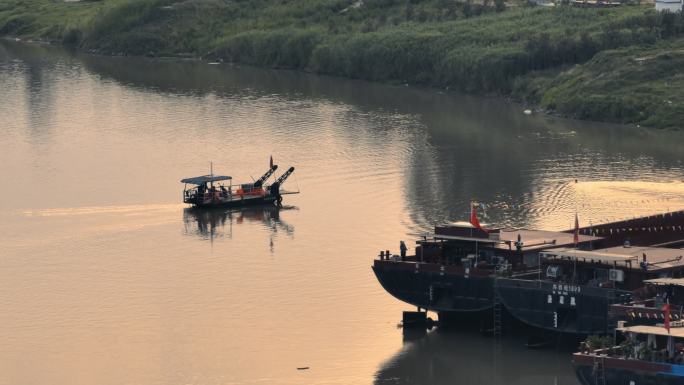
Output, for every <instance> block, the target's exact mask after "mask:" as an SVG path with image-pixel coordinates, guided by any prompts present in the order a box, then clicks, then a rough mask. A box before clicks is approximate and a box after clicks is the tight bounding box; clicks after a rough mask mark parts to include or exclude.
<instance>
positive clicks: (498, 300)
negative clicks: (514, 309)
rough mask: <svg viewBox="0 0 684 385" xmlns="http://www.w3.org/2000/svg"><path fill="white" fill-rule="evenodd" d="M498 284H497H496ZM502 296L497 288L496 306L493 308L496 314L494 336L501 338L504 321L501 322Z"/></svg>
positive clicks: (495, 292)
mask: <svg viewBox="0 0 684 385" xmlns="http://www.w3.org/2000/svg"><path fill="white" fill-rule="evenodd" d="M495 286H496V285H495ZM501 306H502V305H501V298H499V294H498V292H497V290H496V288H495V289H494V307H493V308H492V314H493V316H494V319H493V321H494V322H493V324H492V325H493V333H494V337H496V338H500V337H501V328H502V322H501V311H502V310H501Z"/></svg>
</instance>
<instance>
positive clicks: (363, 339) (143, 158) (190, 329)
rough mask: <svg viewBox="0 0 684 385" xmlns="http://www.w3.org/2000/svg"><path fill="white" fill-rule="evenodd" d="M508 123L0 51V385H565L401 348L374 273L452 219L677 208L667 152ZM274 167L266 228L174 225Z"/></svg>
mask: <svg viewBox="0 0 684 385" xmlns="http://www.w3.org/2000/svg"><path fill="white" fill-rule="evenodd" d="M521 109H522V108H521V107H520V106H516V105H513V104H508V103H505V102H502V101H497V100H483V99H478V98H471V97H462V96H456V95H446V94H441V93H439V92H436V91H434V90H433V91H430V90H419V89H414V88H410V87H403V86H386V85H377V84H368V83H364V82H358V81H348V80H340V79H331V78H326V77H316V76H311V75H305V74H297V73H290V72H282V71H263V70H255V69H249V68H239V67H232V66H228V65H210V64H208V63H199V62H179V61H170V60H166V61H165V60H156V61H155V60H148V59H140V58H137V59H131V58H103V57H92V56H81V55H72V54H70V53H67V52H65V51H62V50H59V49H53V48H45V47H37V46H25V45H19V44H15V43H8V42H3V43H0V149H2V151H0V177H1V178H2V189H0V245H1V246H0V248H1V249H0V325H2V327H1V328H0V346H1V348H0V384H3V385H5V384H7V385H24V384H41V385H43V384H56V385H61V384H69V385H71V384H74V385H81V384H82V385H86V384H87V385H91V384H101V385H106V384H145V385H151V384H370V383H375V384H435V383H436V384H442V383H443V384H447V383H449V384H476V385H477V384H544V385H547V384H548V385H558V384H573V385H574V384H576V381H575V379H574V375H573V373H572V368H571V366H570V358H569V354H568V353H567V352H562V351H561V352H555V351H553V350H552V351H542V352H539V351H528V350H525V349H524V348H522V347H521V346H522V345H523V341H521V340H519V339H516V338H508V339H505V340H504V342H503V343H502V345H501V346H495V345H494V344H493V343H492V341H491V340H490V339H488V338H485V337H480V336H477V335H470V334H465V333H464V334H459V333H446V332H432V333H430V334H429V335H428V336H427V337H425V338H421V339H417V340H413V341H407V342H403V339H402V331H401V330H400V329H398V328H397V327H396V325H397V323H398V321H399V320H400V317H401V311H402V310H407V309H409V307H408V306H405V305H404V304H402V303H400V302H398V301H396V300H394V299H393V298H392V297H390V296H389V295H388V294H386V293H385V292H384V291H383V290H382V289H381V287H380V285H379V284H377V282H376V280H375V278H374V276H373V274H372V272H371V269H370V265H371V264H372V260H373V258H374V256H375V255H376V254H377V252H378V250H380V249H385V248H390V249H394V250H396V249H397V246H398V241H399V240H400V239H405V240H410V239H411V238H412V236H411V235H410V234H412V233H415V232H418V231H423V230H427V229H429V228H431V227H432V226H433V225H434V224H437V223H445V222H449V221H455V220H461V219H463V218H464V217H465V213H466V211H467V210H468V205H469V201H470V200H471V199H476V200H479V201H480V202H483V203H485V207H486V210H485V212H484V213H483V215H484V217H485V218H484V219H485V220H486V222H489V223H492V224H496V225H500V226H517V227H544V228H553V229H563V228H570V227H571V226H572V223H573V221H574V213H575V211H577V212H579V217H580V221H581V222H582V223H583V224H586V223H588V222H592V223H599V222H603V221H609V220H615V219H619V218H628V217H632V216H635V215H643V214H648V213H656V212H662V211H666V210H674V209H681V208H684V182H683V179H684V177H683V174H682V168H683V166H684V163H683V161H682V147H681V144H682V143H684V133H677V132H660V131H651V130H647V129H640V128H634V127H620V126H612V125H605V124H596V123H586V122H584V123H583V122H572V121H566V120H560V119H553V118H549V117H546V116H539V115H533V116H526V115H524V114H522V112H521ZM270 155H273V158H274V160H275V163H277V164H279V165H280V166H281V167H283V168H284V167H286V166H290V165H292V166H295V167H296V171H295V174H294V175H293V177H291V178H290V179H289V180H288V181H287V183H286V187H287V188H288V189H291V190H297V189H299V190H301V192H302V193H301V194H300V195H292V196H287V197H286V200H285V204H286V205H285V207H283V208H282V209H275V208H270V207H269V208H261V209H251V210H247V211H241V212H227V211H218V212H210V213H207V212H195V211H192V210H188V209H186V208H185V207H184V206H183V205H182V204H180V203H179V201H180V199H181V192H182V185H181V184H180V183H179V182H178V181H179V180H180V179H181V178H184V177H189V176H194V175H199V174H204V173H207V172H208V168H209V162H210V161H213V163H214V170H215V171H216V172H218V173H223V174H228V175H232V176H233V177H234V178H235V179H236V180H238V181H249V180H251V177H257V176H259V175H261V173H263V172H264V171H265V170H266V168H267V166H268V158H269V156H270ZM575 179H577V182H576V183H575V181H574V180H575ZM304 366H308V367H310V369H309V370H303V371H298V370H297V369H296V368H297V367H304Z"/></svg>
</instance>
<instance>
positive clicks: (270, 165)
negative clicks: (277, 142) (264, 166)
mask: <svg viewBox="0 0 684 385" xmlns="http://www.w3.org/2000/svg"><path fill="white" fill-rule="evenodd" d="M268 165H269V168H273V155H271V161H270V162H269V163H268Z"/></svg>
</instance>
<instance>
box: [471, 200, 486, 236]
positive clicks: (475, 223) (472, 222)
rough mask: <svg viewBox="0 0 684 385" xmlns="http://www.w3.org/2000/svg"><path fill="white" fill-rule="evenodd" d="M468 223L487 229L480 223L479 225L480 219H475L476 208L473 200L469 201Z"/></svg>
mask: <svg viewBox="0 0 684 385" xmlns="http://www.w3.org/2000/svg"><path fill="white" fill-rule="evenodd" d="M470 224H471V225H473V226H475V228H477V229H480V230H483V231H487V230H485V229H484V228H482V225H480V221H479V220H477V210H476V209H475V202H471V203H470Z"/></svg>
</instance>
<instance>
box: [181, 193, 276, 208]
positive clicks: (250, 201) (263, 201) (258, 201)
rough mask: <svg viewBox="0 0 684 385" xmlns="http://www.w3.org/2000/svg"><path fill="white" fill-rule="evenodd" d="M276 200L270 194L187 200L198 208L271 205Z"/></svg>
mask: <svg viewBox="0 0 684 385" xmlns="http://www.w3.org/2000/svg"><path fill="white" fill-rule="evenodd" d="M277 201H278V198H276V197H275V196H272V195H266V196H258V197H250V198H247V197H246V198H244V199H233V200H229V201H216V202H202V203H197V202H188V203H192V204H193V207H198V208H236V207H248V206H257V205H272V204H275V202H277Z"/></svg>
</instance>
